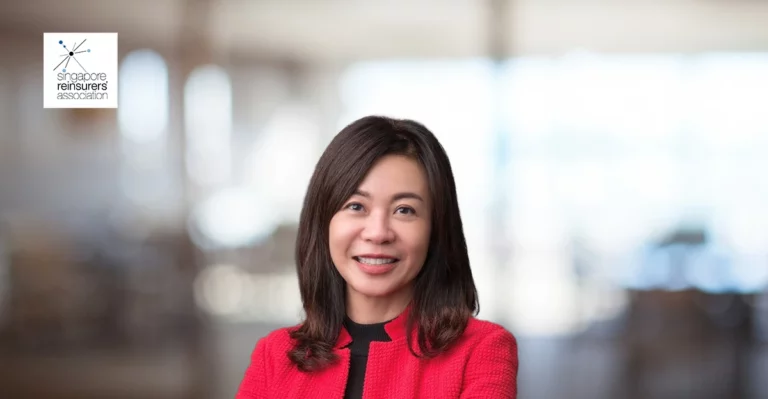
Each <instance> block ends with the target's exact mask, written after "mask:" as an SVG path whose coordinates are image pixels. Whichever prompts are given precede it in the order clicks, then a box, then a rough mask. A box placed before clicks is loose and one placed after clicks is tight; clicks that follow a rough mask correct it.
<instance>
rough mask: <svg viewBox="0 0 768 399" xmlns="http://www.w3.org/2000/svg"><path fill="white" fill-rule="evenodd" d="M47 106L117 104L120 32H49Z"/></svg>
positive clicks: (45, 43) (113, 106)
mask: <svg viewBox="0 0 768 399" xmlns="http://www.w3.org/2000/svg"><path fill="white" fill-rule="evenodd" d="M43 40H44V63H45V65H46V67H45V72H44V73H45V76H44V79H43V81H44V82H43V84H44V86H45V87H44V107H45V108H117V85H118V76H117V33H45V34H44V35H43Z"/></svg>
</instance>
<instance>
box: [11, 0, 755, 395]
mask: <svg viewBox="0 0 768 399" xmlns="http://www.w3.org/2000/svg"><path fill="white" fill-rule="evenodd" d="M43 32H118V34H119V107H118V109H116V110H115V109H43V68H44V66H43V52H42V45H43V43H42V39H43ZM0 49H2V55H1V56H0V122H1V123H0V396H1V397H3V398H41V399H45V398H78V399H90V398H118V399H119V398H157V399H160V398H163V399H171V398H194V399H208V398H231V397H233V396H234V394H235V392H236V390H237V386H238V384H239V383H240V379H241V378H242V375H243V372H244V370H245V367H246V366H247V364H248V361H249V355H250V352H251V350H252V349H253V346H254V345H255V343H256V341H257V340H258V339H259V338H260V337H262V336H264V335H265V334H266V333H267V332H268V331H270V330H272V329H274V328H278V327H282V326H288V325H293V324H295V323H297V322H299V321H300V320H301V303H300V298H299V292H298V285H297V280H296V273H295V269H294V260H293V245H294V240H295V235H296V227H297V221H298V216H299V212H300V209H301V204H302V200H303V195H304V192H305V189H306V185H307V182H308V179H309V176H310V175H311V173H312V169H313V167H314V164H315V162H316V161H317V159H318V158H319V155H320V153H321V152H322V150H323V149H324V147H325V145H327V144H328V142H329V141H330V140H331V138H332V137H333V136H334V135H335V134H336V133H337V132H338V131H339V130H340V129H341V128H342V127H343V126H345V125H346V124H348V123H350V122H351V121H353V120H355V119H357V118H359V117H361V116H364V115H368V114H383V115H388V116H393V117H400V118H410V119H415V120H418V121H421V122H423V123H424V124H426V125H427V126H428V127H429V128H430V129H431V130H433V131H434V132H435V133H436V135H437V136H438V138H439V139H440V140H441V142H442V143H443V145H444V147H445V148H446V151H447V152H448V154H449V156H450V158H451V161H452V165H453V170H454V173H455V177H456V182H457V185H458V195H459V200H460V208H461V212H462V217H463V221H464V226H465V233H466V236H467V240H468V246H469V251H470V259H471V263H472V268H473V273H474V276H475V280H476V283H477V286H478V289H479V292H480V304H481V310H480V314H479V317H480V318H483V319H487V320H492V321H495V322H497V323H500V324H502V325H504V326H505V327H507V328H508V329H509V330H510V331H512V332H513V333H514V334H515V335H516V336H517V338H518V343H519V359H520V369H519V376H518V390H519V397H520V398H524V399H528V398H531V399H548V398H562V397H568V398H585V399H599V398H611V399H613V398H628V399H634V398H637V399H640V398H697V399H709V398H712V399H714V398H734V399H735V398H755V399H756V398H768V379H767V378H766V375H768V295H766V286H768V208H767V207H766V204H768V178H766V171H768V2H765V1H758V0H731V1H724V0H665V1H662V0H648V1H639V0H613V1H608V0H574V1H565V0H510V1H503V0H442V1H438V0H411V1H405V0H395V1H354V0H327V1H322V2H315V1H309V0H290V1H278V0H258V1H245V0H218V1H216V0H161V1H148V0H134V1H122V2H119V1H111V0H110V1H105V0H68V1H52V0H51V1H47V0H25V1H13V2H7V3H5V4H4V5H3V7H2V11H0Z"/></svg>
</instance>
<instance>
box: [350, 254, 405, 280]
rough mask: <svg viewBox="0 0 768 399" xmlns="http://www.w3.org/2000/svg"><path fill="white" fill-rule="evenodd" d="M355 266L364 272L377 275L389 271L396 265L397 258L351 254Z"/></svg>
mask: <svg viewBox="0 0 768 399" xmlns="http://www.w3.org/2000/svg"><path fill="white" fill-rule="evenodd" d="M353 259H354V260H355V263H357V267H358V268H359V269H360V270H361V271H362V272H363V273H366V274H369V275H374V276H375V275H379V274H385V273H389V272H390V271H391V270H392V269H394V268H395V267H396V266H397V262H398V261H399V260H400V259H398V258H388V257H384V258H382V257H376V258H371V257H366V256H353Z"/></svg>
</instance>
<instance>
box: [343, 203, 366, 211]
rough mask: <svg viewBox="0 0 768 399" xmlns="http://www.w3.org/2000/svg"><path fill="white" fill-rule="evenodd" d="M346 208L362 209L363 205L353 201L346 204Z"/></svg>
mask: <svg viewBox="0 0 768 399" xmlns="http://www.w3.org/2000/svg"><path fill="white" fill-rule="evenodd" d="M346 208H347V209H349V210H352V211H355V212H358V211H362V210H363V206H362V205H360V204H358V203H356V202H353V203H351V204H349V205H347V206H346Z"/></svg>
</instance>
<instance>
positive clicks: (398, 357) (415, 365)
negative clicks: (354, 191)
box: [236, 309, 517, 399]
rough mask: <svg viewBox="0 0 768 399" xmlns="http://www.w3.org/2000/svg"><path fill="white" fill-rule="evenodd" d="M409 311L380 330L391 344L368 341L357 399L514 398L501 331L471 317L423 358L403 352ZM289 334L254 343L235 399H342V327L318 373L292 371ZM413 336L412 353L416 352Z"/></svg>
mask: <svg viewBox="0 0 768 399" xmlns="http://www.w3.org/2000/svg"><path fill="white" fill-rule="evenodd" d="M408 311H409V309H406V310H405V311H404V312H403V313H402V314H400V315H399V316H398V317H397V318H395V319H394V320H392V321H391V322H389V323H387V324H386V325H385V326H384V329H385V330H386V332H387V334H388V335H389V337H390V338H391V339H392V341H391V342H372V343H371V344H370V347H369V351H368V365H367V367H366V371H365V383H364V384H363V398H364V399H375V398H383V399H407V398H440V399H450V398H461V399H468V398H482V399H514V398H516V397H517V341H516V340H515V338H514V336H513V335H512V334H510V333H509V332H508V331H506V330H505V329H504V328H502V327H501V326H499V325H497V324H494V323H491V322H488V321H482V320H478V319H475V318H471V319H470V320H469V324H468V325H467V329H466V330H465V332H464V335H462V336H461V338H459V340H458V341H457V342H456V343H455V344H454V345H453V346H452V347H451V349H449V350H448V351H446V352H444V353H442V354H440V355H438V356H437V357H435V358H432V359H429V360H423V359H419V358H417V357H415V356H413V354H412V353H410V351H409V350H408V346H407V340H406V336H405V333H406V332H405V321H406V318H407V315H408ZM290 330H291V329H290V328H282V329H279V330H276V331H273V332H272V333H270V334H269V335H267V336H266V337H264V338H262V339H260V340H259V341H258V343H257V344H256V348H255V349H254V351H253V354H252V355H251V362H250V365H249V366H248V369H247V370H246V372H245V377H244V378H243V381H242V383H241V384H240V389H239V390H238V392H237V396H236V399H256V398H259V399H272V398H281V399H282V398H322V399H343V397H344V389H345V388H346V383H347V375H348V373H349V358H350V351H349V349H348V348H344V347H345V346H346V345H348V344H349V343H350V342H351V341H352V338H351V337H350V335H349V333H348V332H347V331H346V330H345V329H344V328H343V327H342V330H341V332H340V334H339V338H338V339H337V342H336V345H335V346H334V352H335V353H336V354H337V355H339V360H340V361H338V362H336V363H334V364H333V365H331V366H329V367H328V368H326V369H323V370H320V371H316V372H310V373H305V372H301V371H299V370H298V369H297V368H296V366H294V365H293V364H292V363H291V361H290V360H289V359H288V356H287V354H286V352H287V351H289V350H290V349H291V348H292V342H291V341H292V340H291V338H290V337H289V336H288V332H289V331H290ZM411 334H412V335H411V336H412V337H414V340H413V343H414V347H415V348H414V350H415V351H416V353H419V351H418V345H417V344H416V340H415V334H416V332H415V331H412V333H411Z"/></svg>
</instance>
